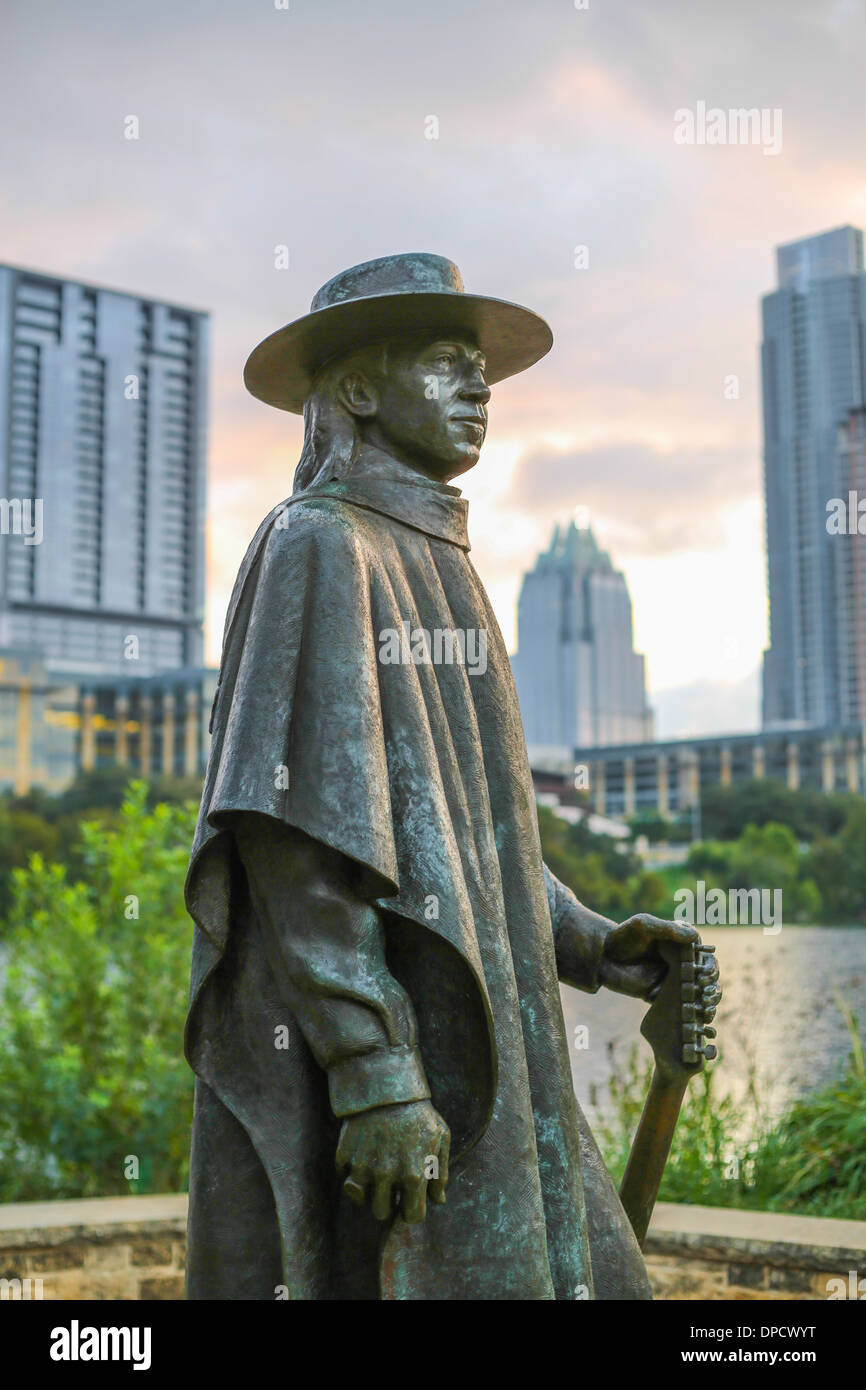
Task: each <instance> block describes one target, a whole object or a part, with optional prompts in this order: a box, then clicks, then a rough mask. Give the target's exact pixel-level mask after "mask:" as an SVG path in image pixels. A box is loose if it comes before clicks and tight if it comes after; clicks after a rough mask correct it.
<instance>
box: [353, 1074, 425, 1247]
mask: <svg viewBox="0 0 866 1390" xmlns="http://www.w3.org/2000/svg"><path fill="white" fill-rule="evenodd" d="M450 1143H451V1135H450V1132H449V1130H448V1126H447V1125H446V1123H445V1121H444V1120H443V1119H442V1116H441V1115H440V1114H439V1113H438V1112H437V1111H436V1110H434V1108H433V1106H432V1105H431V1104H430V1102H429V1100H416V1101H409V1102H407V1103H405V1104H401V1105H381V1106H378V1107H377V1108H376V1109H374V1110H363V1111H361V1113H360V1114H358V1115H349V1116H348V1117H347V1118H346V1119H345V1120H344V1121H343V1127H342V1129H341V1131H340V1142H339V1144H338V1145H337V1169H338V1171H340V1172H343V1171H344V1170H345V1169H347V1168H348V1170H349V1172H348V1175H347V1177H346V1179H345V1181H344V1183H343V1190H344V1191H345V1193H346V1196H347V1197H348V1198H349V1199H350V1201H353V1202H355V1203H356V1204H357V1205H358V1206H363V1204H364V1202H365V1201H366V1200H367V1198H368V1197H369V1199H370V1208H371V1210H372V1212H373V1215H374V1216H375V1217H376V1218H377V1220H379V1221H385V1220H387V1218H388V1217H389V1216H391V1215H393V1213H394V1209H395V1199H399V1202H400V1212H401V1214H402V1216H403V1220H404V1221H408V1222H410V1223H412V1222H415V1221H423V1220H424V1217H425V1215H426V1213H427V1191H428V1183H429V1192H430V1199H431V1201H433V1202H444V1201H445V1184H446V1183H447V1181H448V1150H449V1146H450Z"/></svg>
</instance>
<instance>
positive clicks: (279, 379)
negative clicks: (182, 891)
mask: <svg viewBox="0 0 866 1390" xmlns="http://www.w3.org/2000/svg"><path fill="white" fill-rule="evenodd" d="M551 341H552V339H551V334H550V330H549V329H548V327H547V325H546V324H545V323H544V322H543V320H541V319H540V318H538V316H537V315H535V314H533V313H531V312H530V311H528V310H526V309H523V308H520V307H518V306H517V305H513V304H508V303H504V302H502V301H499V300H492V299H486V298H482V297H478V296H474V295H469V294H466V293H464V291H463V286H462V282H461V279H460V275H459V272H458V270H457V268H456V267H455V266H454V265H452V264H451V263H450V262H449V261H447V260H444V259H443V258H442V257H439V256H432V255H426V254H425V255H421V254H417V255H416V254H412V255H400V256H390V257H385V258H383V259H381V260H377V261H372V262H369V263H367V264H365V265H361V266H356V267H354V268H353V269H351V270H348V271H346V272H344V273H343V274H341V275H338V276H337V277H336V278H335V279H333V280H331V281H330V282H329V283H328V284H327V285H325V286H324V288H323V289H321V290H320V291H319V292H318V294H317V295H316V296H315V299H314V300H313V305H312V309H311V312H310V313H309V314H308V315H306V316H305V317H304V318H302V319H300V320H298V321H296V322H295V323H292V324H290V325H288V326H287V327H286V328H283V329H281V330H280V331H279V332H277V333H275V334H273V335H272V336H271V337H270V338H268V339H266V340H265V342H263V343H262V344H260V346H259V347H258V348H257V349H256V350H255V352H254V353H253V354H252V356H251V358H250V360H249V362H248V364H247V369H246V382H247V385H248V387H249V388H250V390H251V391H252V392H253V394H255V395H256V396H258V397H260V398H261V399H262V400H265V401H268V402H269V403H270V404H272V405H275V406H278V407H280V408H281V409H284V410H291V411H295V412H298V413H300V412H301V411H303V414H304V428H305V437H304V447H303V453H302V456H301V460H300V464H299V466H298V469H297V473H296V477H295V490H294V492H293V494H292V496H291V498H289V499H288V501H287V502H285V503H283V504H282V505H281V506H279V507H277V508H276V509H275V510H274V511H273V512H272V513H271V514H270V516H269V517H267V518H266V520H265V521H264V522H263V524H262V525H261V526H260V528H259V530H258V532H257V534H256V536H255V538H254V540H253V542H252V545H251V546H250V549H249V551H248V553H247V556H246V558H245V560H244V562H243V564H242V566H241V570H240V573H239V575H238V579H237V583H236V586H235V590H234V594H233V596H232V600H231V604H230V607H229V613H228V618H227V622H226V631H225V640H224V648H223V656H222V665H221V670H220V682H219V686H218V691H217V696H216V700H215V704H214V713H213V719H212V732H213V742H212V748H211V754H210V761H209V765H208V772H207V778H206V783H205V789H204V795H203V797H202V803H201V814H200V818H199V824H198V830H197V834H196V841H195V846H194V850H193V856H192V861H191V865H190V872H189V878H188V883H187V901H188V906H189V910H190V913H191V915H192V916H193V918H194V919H195V922H196V932H195V945H194V955H193V970H192V992H191V1004H190V1014H189V1019H188V1024H187V1055H188V1058H189V1061H190V1063H191V1065H192V1067H193V1069H194V1071H195V1073H196V1077H197V1081H196V1100H195V1120H194V1126H193V1144H192V1158H191V1176H190V1215H189V1253H188V1296H189V1297H191V1298H226V1299H273V1298H279V1297H288V1298H293V1299H377V1298H384V1299H416V1298H417V1299H574V1298H578V1299H582V1298H607V1299H643V1298H649V1297H650V1292H649V1285H648V1282H647V1277H646V1271H645V1268H644V1264H643V1260H642V1258H641V1255H640V1251H639V1249H638V1246H637V1243H636V1241H635V1239H634V1236H633V1234H632V1231H631V1228H630V1226H629V1225H628V1222H627V1221H626V1218H625V1215H624V1212H623V1209H622V1207H621V1205H620V1202H619V1199H618V1197H617V1195H616V1192H615V1190H614V1187H613V1184H612V1182H611V1180H610V1177H609V1175H608V1174H607V1171H606V1170H605V1168H604V1165H603V1163H602V1161H601V1159H600V1157H599V1154H598V1150H597V1148H596V1146H595V1143H594V1141H593V1139H592V1136H591V1134H590V1132H589V1129H588V1127H587V1125H586V1122H585V1120H584V1118H583V1116H582V1114H581V1112H580V1109H579V1106H578V1104H577V1101H576V1099H575V1096H574V1093H573V1088H572V1081H571V1070H570V1064H569V1046H568V1041H567V1038H566V1032H565V1027H564V1023H563V1017H562V1009H561V1004H560V997H559V990H558V981H559V980H563V981H565V982H566V983H567V984H569V985H574V986H576V987H577V988H578V989H583V990H588V991H590V992H592V991H595V990H597V989H599V987H600V986H603V985H604V986H607V987H608V988H611V989H615V990H619V991H622V992H624V993H626V994H631V995H636V996H640V997H642V998H647V999H649V998H651V997H652V996H653V993H654V992H655V990H656V989H657V988H658V986H659V984H660V981H661V979H662V977H663V975H664V972H665V968H666V967H665V965H664V963H663V961H662V958H661V955H660V953H659V949H658V947H659V942H660V941H664V940H680V941H687V940H691V939H693V938H694V937H695V936H696V933H695V932H694V930H693V928H690V927H688V926H686V925H684V924H682V923H673V922H660V921H658V920H657V919H655V918H651V917H647V916H636V917H632V918H631V919H629V920H628V921H627V922H624V923H622V924H621V925H618V926H617V925H615V924H614V923H613V922H611V921H609V920H607V919H606V918H603V917H600V916H598V915H597V914H596V913H593V912H591V911H589V910H588V909H587V908H585V907H583V906H582V905H581V904H580V903H579V902H578V901H577V899H576V898H575V896H574V895H573V893H571V891H570V890H569V889H567V888H565V887H564V886H563V885H562V884H561V883H559V882H558V881H557V880H556V879H555V878H554V877H553V876H552V875H551V874H550V873H549V872H548V871H547V869H546V867H545V865H544V864H543V863H542V857H541V847H540V843H539V835H538V824H537V817H536V809H535V799H534V796H533V788H532V781H531V777H530V771H529V765H528V761H527V755H526V745H525V742H524V736H523V731H522V728H521V721H520V714H519V710H518V705H517V699H516V695H515V690H514V684H513V681H512V677H511V670H510V667H509V662H508V657H507V654H506V650H505V646H504V644H503V641H502V637H501V635H500V632H499V628H498V626H497V623H496V619H495V617H494V615H493V611H492V609H491V607H490V603H489V601H488V598H487V595H486V593H485V591H484V589H483V587H482V585H481V582H480V580H479V578H478V575H477V574H476V572H475V570H474V568H473V566H472V563H471V561H470V559H469V541H468V538H467V515H466V514H467V503H466V501H465V500H464V499H463V498H462V497H461V494H460V491H459V489H458V488H456V487H453V486H451V483H452V480H453V479H454V478H456V477H458V476H459V475H460V474H462V473H465V472H466V471H467V470H468V469H470V468H472V467H473V466H474V465H475V463H477V461H478V457H479V453H480V451H481V446H482V444H483V441H484V436H485V431H486V428H487V404H488V401H489V399H490V383H492V382H496V381H499V380H501V379H502V378H504V377H507V376H509V375H512V374H513V373H515V372H518V371H521V370H523V369H524V368H526V367H529V366H531V365H532V363H533V362H535V361H537V360H538V358H540V357H541V356H542V355H543V354H544V353H545V352H547V350H548V349H549V347H550V345H551Z"/></svg>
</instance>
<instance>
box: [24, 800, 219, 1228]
mask: <svg viewBox="0 0 866 1390" xmlns="http://www.w3.org/2000/svg"><path fill="white" fill-rule="evenodd" d="M194 823H195V807H194V805H192V804H189V805H187V806H185V807H171V806H166V805H158V806H156V807H155V808H154V809H153V810H152V811H148V809H147V788H146V786H145V785H144V784H143V783H133V784H132V785H131V786H130V788H129V791H128V793H127V796H126V799H125V801H124V803H123V805H122V807H121V809H120V814H119V825H118V826H117V827H116V828H106V827H104V826H103V825H101V824H99V823H90V824H85V825H83V826H82V832H81V834H82V844H83V873H82V875H81V877H80V878H75V879H73V878H72V877H70V875H69V872H68V870H67V869H66V868H65V867H64V866H63V865H60V864H48V863H46V862H45V860H44V859H43V858H42V856H40V855H35V856H34V857H33V859H32V860H31V863H30V865H29V867H27V868H24V869H17V870H15V872H14V875H13V894H12V905H11V912H10V926H11V933H10V936H9V939H8V942H7V946H8V959H7V965H6V978H5V981H4V984H3V986H2V996H0V1200H2V1201H26V1200H36V1199H39V1198H44V1197H83V1196H90V1195H96V1194H98V1195H109V1194H112V1193H126V1192H145V1191H155V1192H159V1191H177V1190H179V1189H181V1188H182V1187H183V1186H184V1185H185V1181H186V1169H187V1149H188V1144H189V1129H190V1121H191V1104H192V1076H191V1073H190V1071H189V1068H188V1067H187V1064H186V1062H185V1060H184V1058H183V1052H182V1031H183V1020H184V1013H185V1006H186V996H187V987H188V978H189V951H190V938H191V923H190V921H189V918H188V917H187V915H186V912H185V910H184V904H183V880H184V874H185V869H186V862H187V856H188V853H189V845H190V842H191V838H192V834H193V828H194ZM130 1159H136V1160H137V1162H138V1177H137V1179H135V1178H134V1179H133V1180H132V1181H129V1180H128V1178H127V1176H126V1173H127V1171H128V1170H130V1169H131V1168H132V1165H131V1164H130V1163H129V1160H130Z"/></svg>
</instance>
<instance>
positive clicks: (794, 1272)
mask: <svg viewBox="0 0 866 1390" xmlns="http://www.w3.org/2000/svg"><path fill="white" fill-rule="evenodd" d="M646 1257H647V1265H648V1267H649V1271H650V1277H651V1279H652V1284H653V1292H654V1293H655V1296H656V1298H664V1299H693V1298H697V1299H826V1298H829V1297H830V1295H831V1294H835V1295H836V1296H837V1297H839V1296H841V1295H840V1288H841V1287H844V1289H845V1290H851V1289H852V1288H856V1287H857V1283H858V1280H862V1281H863V1284H862V1288H860V1290H859V1296H860V1297H861V1298H864V1299H866V1221H831V1220H824V1219H823V1218H820V1217H812V1216H779V1215H777V1214H775V1213H771V1212H759V1211H733V1210H729V1209H726V1208H724V1207H684V1206H674V1205H672V1204H670V1203H666V1202H660V1203H659V1204H658V1206H657V1207H656V1209H655V1212H654V1213H653V1220H652V1224H651V1226H650V1229H649V1233H648V1235H647V1240H646ZM852 1276H853V1278H852ZM832 1280H836V1281H838V1280H842V1281H843V1283H842V1285H841V1286H840V1284H839V1283H838V1282H836V1283H832V1282H831V1281H832ZM844 1296H850V1294H846V1295H844Z"/></svg>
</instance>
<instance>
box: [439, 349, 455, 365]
mask: <svg viewBox="0 0 866 1390" xmlns="http://www.w3.org/2000/svg"><path fill="white" fill-rule="evenodd" d="M453 365H454V354H453V353H452V352H440V353H439V355H438V356H437V358H436V366H437V367H451V366H453Z"/></svg>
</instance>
